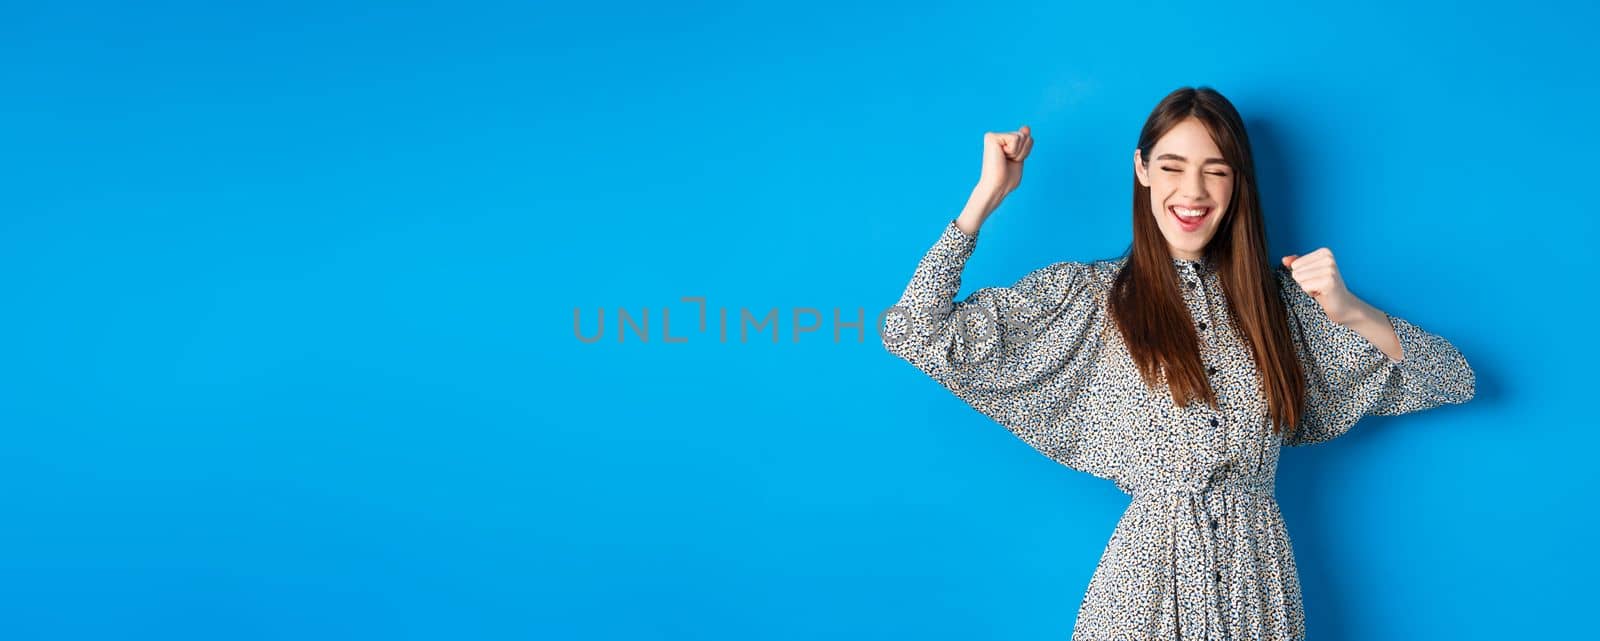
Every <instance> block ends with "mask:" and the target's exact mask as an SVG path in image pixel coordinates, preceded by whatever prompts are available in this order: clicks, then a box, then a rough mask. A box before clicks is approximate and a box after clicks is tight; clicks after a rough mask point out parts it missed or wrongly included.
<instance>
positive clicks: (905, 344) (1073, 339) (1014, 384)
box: [880, 221, 1109, 478]
mask: <svg viewBox="0 0 1600 641" xmlns="http://www.w3.org/2000/svg"><path fill="white" fill-rule="evenodd" d="M976 243H977V238H976V236H969V235H967V234H966V233H964V232H962V231H961V229H960V228H958V227H956V225H955V222H954V221H951V222H950V223H949V224H948V225H946V226H945V229H944V232H943V233H942V234H941V235H940V237H939V240H938V242H936V243H934V245H933V247H932V248H930V249H929V250H928V252H927V254H926V255H924V256H923V257H922V260H921V262H920V263H918V265H917V268H916V271H915V272H914V273H913V274H912V276H911V282H910V283H909V284H908V285H906V288H905V292H904V293H903V294H902V295H901V296H900V300H899V302H898V303H897V304H896V305H895V306H894V307H891V308H889V309H888V310H886V311H885V312H884V315H883V316H882V317H881V318H882V320H881V321H880V322H881V325H880V332H881V335H882V338H883V344H884V347H885V348H887V349H888V350H889V351H890V352H891V353H893V354H895V355H896V356H898V357H900V358H901V359H903V360H905V361H907V362H909V363H911V364H912V365H914V366H916V367H917V369H919V370H921V371H922V372H924V373H926V374H927V375H929V376H931V377H932V378H933V379H934V380H937V381H938V382H939V383H941V384H942V385H944V386H945V387H946V388H948V389H949V390H950V391H952V392H954V393H955V394H956V396H958V397H960V398H961V399H962V400H964V401H966V402H967V404H969V405H971V406H972V407H973V408H975V409H977V410H978V411H980V412H982V413H983V414H985V415H987V416H989V417H990V418H993V419H994V420H995V421H997V422H999V423H1000V424H1001V425H1003V426H1005V428H1006V429H1008V430H1010V431H1011V432H1012V433H1013V434H1015V435H1016V436H1017V437H1018V438H1020V439H1022V440H1023V441H1025V442H1026V443H1027V444H1028V445H1030V446H1032V447H1033V448H1034V449H1036V450H1038V451H1039V452H1040V453H1042V454H1044V455H1046V456H1048V457H1050V458H1051V459H1054V460H1055V461H1057V462H1058V463H1061V464H1063V465H1066V466H1068V467H1071V468H1074V469H1078V470H1082V471H1086V472H1090V473H1092V474H1095V475H1097V476H1104V477H1107V478H1109V476H1108V473H1107V471H1106V470H1105V469H1104V468H1103V467H1102V466H1100V465H1099V464H1098V463H1099V461H1101V460H1102V459H1103V457H1101V456H1096V455H1095V454H1094V453H1092V452H1089V451H1088V448H1086V447H1080V446H1081V445H1082V444H1083V439H1082V438H1080V435H1081V434H1083V433H1084V430H1085V423H1086V422H1088V420H1089V418H1090V417H1089V416H1088V415H1089V414H1091V413H1092V412H1090V411H1089V408H1090V407H1091V406H1092V403H1091V402H1090V400H1091V398H1092V394H1091V391H1090V384H1089V383H1090V379H1091V377H1092V375H1093V373H1094V370H1095V367H1096V364H1097V362H1098V358H1099V354H1100V346H1101V343H1102V340H1101V334H1100V332H1099V328H1100V325H1101V321H1100V319H1101V317H1102V314H1101V311H1100V310H1101V306H1100V305H1099V304H1098V301H1099V297H1098V293H1099V290H1100V288H1099V287H1098V283H1099V281H1098V280H1097V279H1096V277H1095V266H1094V265H1092V264H1090V263H1084V262H1070V261H1069V262H1059V263H1055V264H1052V265H1048V266H1045V267H1041V268H1039V269H1036V270H1034V271H1032V272H1030V273H1028V274H1026V275H1024V276H1023V277H1022V278H1021V279H1020V280H1018V281H1017V282H1016V283H1015V284H1013V285H1011V286H1009V287H984V288H981V289H978V290H976V291H974V292H972V293H971V294H970V295H968V296H967V298H966V299H965V300H962V301H955V300H954V298H955V295H956V293H957V292H958V291H959V290H960V287H961V272H962V269H963V268H964V267H965V265H966V262H967V258H968V257H970V256H971V255H972V252H973V249H974V247H975V245H976Z"/></svg>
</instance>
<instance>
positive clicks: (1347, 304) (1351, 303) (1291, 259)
mask: <svg viewBox="0 0 1600 641" xmlns="http://www.w3.org/2000/svg"><path fill="white" fill-rule="evenodd" d="M1283 264H1284V265H1285V266H1286V267H1288V268H1289V275H1290V276H1293V277H1294V282H1296V283H1299V284H1300V289H1303V290H1305V292H1306V293H1307V294H1310V295H1311V298H1312V299H1313V300H1315V301H1317V304H1318V305H1321V306H1322V311H1323V313H1325V314H1327V315H1328V320H1331V321H1333V322H1335V323H1339V324H1340V325H1343V324H1345V323H1348V322H1350V321H1352V320H1355V319H1354V314H1356V313H1358V312H1359V303H1358V302H1357V301H1356V297H1355V295H1354V294H1351V293H1350V289H1349V288H1348V287H1345V285H1344V277H1342V276H1340V275H1339V264H1338V263H1337V262H1335V261H1334V260H1333V250H1330V249H1328V248H1327V247H1322V248H1319V249H1317V250H1315V251H1312V252H1310V253H1308V254H1303V255H1300V256H1295V255H1292V254H1291V255H1289V256H1284V257H1283Z"/></svg>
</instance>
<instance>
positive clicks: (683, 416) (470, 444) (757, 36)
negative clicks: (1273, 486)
mask: <svg viewBox="0 0 1600 641" xmlns="http://www.w3.org/2000/svg"><path fill="white" fill-rule="evenodd" d="M6 13H7V17H6V19H5V20H3V21H0V53H3V54H4V60H5V61H6V62H5V63H4V64H3V65H0V79H3V80H4V81H5V93H4V95H5V100H4V101H3V104H4V106H3V107H0V109H3V111H4V117H3V118H0V141H3V144H0V175H3V176H4V178H3V183H4V185H5V188H4V189H3V190H0V198H4V204H3V215H0V221H3V227H0V274H3V278H4V282H5V294H6V295H5V297H4V301H5V303H4V308H3V313H0V330H3V332H0V336H4V339H3V340H4V343H3V348H0V349H3V353H4V366H3V368H0V425H3V426H4V429H5V434H6V439H5V440H6V443H5V446H4V447H3V448H0V453H3V456H4V461H3V464H0V482H3V484H4V487H6V488H7V491H5V492H4V493H3V494H0V514H3V515H4V527H3V528H0V574H3V576H4V577H5V579H4V580H3V581H0V635H3V636H4V637H6V638H8V639H78V638H84V639H89V638H92V639H164V640H173V639H312V638H386V639H402V638H409V639H446V638H448V639H575V640H577V639H582V640H591V639H702V640H703V639H742V640H743V639H771V640H779V639H819V638H831V639H896V638H915V639H923V640H930V641H931V640H935V639H961V640H973V639H1006V640H1013V639H1061V638H1065V637H1066V636H1067V634H1068V632H1069V630H1070V629H1071V626H1072V623H1073V618H1074V616H1075V614H1076V608H1077V606H1078V604H1079V599H1080V598H1081V597H1082V595H1083V591H1084V588H1085V587H1086V585H1087V583H1088V580H1089V577H1090V574H1091V572H1092V571H1093V569H1094V566H1095V563H1096V561H1097V559H1098V557H1099V555H1100V553H1101V551H1102V550H1103V548H1104V546H1105V543H1106V539H1107V537H1108V536H1109V534H1110V532H1111V528H1112V527H1113V525H1114V524H1115V521H1116V518H1117V517H1118V516H1119V515H1120V513H1121V511H1122V509H1123V507H1124V506H1125V505H1126V504H1127V500H1128V499H1127V497H1126V496H1125V495H1123V494H1121V493H1119V492H1118V491H1117V490H1116V489H1115V488H1114V487H1113V486H1112V485H1111V484H1109V483H1106V482H1104V481H1101V480H1098V479H1094V478H1092V477H1088V476H1086V475H1081V474H1077V473H1074V472H1072V471H1070V470H1067V469H1065V468H1062V467H1059V466H1057V465H1055V464H1053V463H1052V462H1050V461H1049V460H1048V459H1046V458H1044V457H1043V456H1040V455H1039V454H1038V453H1036V452H1034V451H1033V450H1031V449H1029V448H1028V447H1027V446H1026V445H1025V444H1023V443H1022V442H1021V441H1020V440H1017V439H1015V438H1014V437H1012V436H1011V435H1010V434H1009V433H1007V432H1006V431H1005V430H1004V429H1003V428H1001V427H999V426H998V425H997V424H995V423H993V422H992V421H990V420H988V419H986V418H984V417H983V416H982V415H980V414H978V413H977V412H975V411H973V410H971V409H970V408H968V407H966V406H965V405H963V404H962V403H961V402H960V401H959V400H958V399H956V398H955V397H954V396H953V395H951V394H949V393H948V392H947V391H945V390H944V389H943V388H941V387H940V386H939V385H938V384H937V383H935V382H934V381H932V380H931V379H928V378H926V377H924V376H923V375H921V374H920V372H918V371H916V370H915V369H913V368H911V367H910V366H909V365H907V364H906V363H903V362H901V361H899V360H897V359H895V358H894V357H893V356H891V355H889V354H888V353H887V352H885V351H884V350H883V348H882V346H881V344H880V343H879V342H878V339H877V336H876V334H875V328H874V327H873V326H872V322H871V319H872V318H873V316H874V315H875V314H876V313H877V312H879V311H881V310H882V309H884V308H886V307H887V306H889V305H891V304H893V303H894V301H895V299H896V298H897V297H898V295H899V292H900V290H901V288H903V287H904V285H905V282H906V279H907V278H909V276H910V274H911V271H912V269H913V268H914V267H915V264H916V261H917V259H918V258H919V257H920V256H921V254H922V252H923V251H924V250H926V249H927V247H928V246H929V245H930V244H932V242H933V241H934V240H935V238H936V237H937V236H938V233H939V231H940V230H941V229H942V227H943V226H944V225H945V224H946V223H947V222H948V221H949V220H950V219H951V218H953V217H954V216H955V215H956V214H957V213H958V211H959V210H960V207H961V205H962V204H963V202H964V201H965V198H966V196H967V194H968V192H969V191H970V189H971V187H972V185H973V184H974V182H975V181H976V179H977V177H978V168H979V163H978V161H979V158H980V153H981V149H980V148H981V142H982V134H983V132H985V131H989V130H995V131H1005V130H1013V129H1016V128H1017V127H1018V126H1020V125H1022V124H1028V125H1031V126H1032V128H1033V131H1034V135H1035V138H1036V143H1035V147H1034V150H1033V155H1032V156H1031V158H1030V160H1029V162H1028V168H1027V175H1026V176H1025V178H1024V180H1023V184H1022V188H1021V189H1020V190H1019V191H1018V192H1016V193H1015V194H1013V195H1012V197H1011V198H1010V199H1009V200H1008V201H1007V202H1006V203H1005V204H1004V206H1002V207H1001V209H1000V210H999V211H998V212H997V213H996V214H995V217H994V218H992V219H991V220H990V222H989V224H988V225H987V226H986V227H985V229H984V232H983V238H982V241H981V242H980V243H979V246H978V249H977V253H976V255H975V256H974V258H973V260H972V262H971V263H970V264H969V267H968V270H967V272H966V278H965V280H964V289H963V292H962V296H965V295H966V293H968V292H970V291H971V290H972V289H975V288H977V287H980V286H986V285H1009V284H1011V283H1012V282H1014V281H1015V280H1016V279H1017V278H1019V277H1020V276H1021V275H1023V274H1025V273H1027V272H1028V271H1030V270H1032V269H1034V268H1037V267H1039V266H1042V265H1045V264H1048V263H1050V262H1054V261H1058V260H1084V259H1091V258H1100V257H1109V256H1114V255H1116V254H1118V253H1120V252H1121V251H1122V249H1123V248H1124V247H1125V246H1126V245H1127V242H1128V240H1129V230H1130V221H1129V215H1130V213H1129V207H1130V201H1131V189H1132V182H1133V178H1132V172H1131V166H1130V163H1131V159H1130V158H1131V155H1132V151H1133V145H1134V142H1135V137H1136V136H1137V134H1138V128H1139V126H1140V125H1141V124H1142V123H1143V121H1144V118H1145V116H1146V115H1147V114H1148V113H1149V110H1150V108H1151V107H1153V106H1154V105H1155V103H1156V102H1157V101H1158V100H1159V99H1160V98H1161V97H1162V96H1164V95H1165V94H1166V93H1167V92H1169V91H1171V90H1172V89H1175V88H1177V87H1179V86H1183V85H1209V86H1212V87H1215V88H1217V89H1218V90H1220V91H1222V92H1223V93H1224V94H1225V95H1227V96H1228V97H1229V98H1231V99H1232V100H1233V101H1234V103H1235V104H1236V105H1237V106H1238V108H1239V109H1240V111H1241V112H1242V113H1243V114H1244V116H1245V118H1246V122H1247V125H1248V127H1249V130H1250V135H1251V137H1252V139H1253V142H1254V145H1255V151H1256V154H1257V159H1258V160H1257V162H1258V166H1259V173H1260V177H1261V179H1262V181H1263V186H1262V192H1263V197H1264V199H1265V211H1266V216H1267V218H1268V221H1269V225H1270V226H1271V243H1272V247H1271V249H1272V252H1273V254H1272V255H1273V256H1274V257H1277V256H1281V255H1283V254H1288V253H1304V252H1306V251H1310V250H1312V249H1315V248H1317V247H1322V246H1327V247H1329V248H1331V249H1333V250H1334V252H1335V253H1336V255H1337V257H1338V259H1339V263H1340V266H1341V268H1342V270H1343V272H1344V275H1345V278H1346V280H1347V283H1348V284H1349V286H1350V288H1351V290H1352V291H1354V292H1355V293H1357V294H1358V295H1360V296H1361V297H1362V298H1364V299H1366V300H1368V301H1369V302H1371V303H1373V304H1374V305H1376V306H1377V307H1379V308H1381V309H1384V310H1386V311H1390V312H1392V313H1394V314H1396V315H1399V316H1402V317H1405V318H1407V319H1409V320H1413V321H1414V322H1417V323H1418V324H1420V325H1422V326H1423V327H1425V328H1427V329H1429V330H1431V331H1434V332H1437V333H1439V334H1440V335H1442V336H1445V337H1447V338H1448V339H1450V340H1451V341H1452V342H1453V343H1455V344H1456V345H1457V346H1458V347H1459V348H1460V349H1461V350H1462V352H1463V353H1464V354H1465V355H1466V356H1467V358H1468V359H1469V361H1470V362H1471V363H1472V365H1473V366H1474V368H1475V369H1476V371H1477V376H1478V395H1477V398H1476V399H1474V400H1473V401H1472V402H1470V403H1468V404H1466V405H1462V406H1448V407H1444V408H1441V409H1438V410H1434V411H1430V412H1425V413H1421V414H1415V415H1410V416H1403V417H1390V418H1370V419H1367V420H1366V421H1364V422H1362V423H1361V424H1360V425H1358V426H1357V428H1356V429H1355V430H1354V431H1353V432H1352V433H1350V434H1349V435H1347V436H1345V437H1343V438H1341V439H1339V440H1337V441H1333V442H1331V443H1327V444H1322V445H1317V446H1312V447H1307V448H1297V449H1290V450H1286V451H1285V453H1284V458H1283V461H1282V465H1281V469H1280V477H1279V499H1280V501H1281V503H1282V506H1283V511H1284V513H1285V518H1286V521H1287V524H1288V527H1289V532H1290V535H1291V537H1292V539H1293V542H1294V544H1295V552H1296V555H1297V558H1298V559H1299V561H1300V568H1301V572H1302V575H1301V578H1302V580H1303V582H1304V586H1305V598H1306V609H1307V616H1308V619H1309V626H1310V629H1311V637H1312V638H1315V639H1411V638H1419V637H1421V638H1452V639H1504V638H1528V637H1543V636H1563V637H1564V636H1570V635H1572V634H1573V633H1577V632H1579V631H1580V630H1583V629H1587V627H1588V626H1589V625H1591V624H1590V623H1589V621H1588V617H1587V616H1584V615H1585V614H1586V613H1587V610H1588V608H1589V607H1590V605H1591V604H1590V603H1589V601H1590V599H1589V598H1587V597H1588V596H1589V595H1590V594H1591V593H1592V590H1591V584H1592V577H1593V575H1594V573H1595V572H1596V571H1597V570H1600V562H1597V560H1596V558H1595V555H1594V554H1593V552H1592V549H1591V545H1590V543H1591V541H1592V540H1593V539H1592V535H1593V532H1594V531H1595V528H1594V525H1595V523H1594V520H1595V516H1594V513H1593V506H1594V497H1593V494H1594V491H1595V488H1596V487H1597V469H1600V466H1597V465H1595V464H1594V463H1593V462H1592V459H1593V458H1594V455H1593V452H1594V451H1595V448H1596V446H1597V445H1600V437H1597V436H1596V434H1595V432H1594V431H1593V427H1594V424H1595V421H1594V420H1593V419H1592V416H1591V414H1590V406H1589V403H1590V402H1591V398H1592V393H1591V392H1590V391H1589V387H1590V382H1591V381H1590V380H1588V379H1589V367H1590V365H1592V364H1593V363H1594V362H1595V357H1596V356H1597V354H1596V349H1595V344H1596V341H1594V340H1593V337H1591V336H1589V335H1588V332H1589V327H1588V326H1589V323H1588V322H1587V320H1588V318H1589V316H1588V314H1589V309H1590V305H1591V303H1592V300H1593V298H1594V293H1595V287H1594V284H1593V283H1594V270H1595V266H1596V260H1595V259H1596V252H1595V250H1594V248H1593V243H1594V242H1595V239H1596V238H1597V233H1600V223H1597V217H1596V216H1595V214H1594V209H1595V206H1594V198H1595V197H1596V195H1595V189H1596V181H1595V171H1594V169H1593V167H1594V164H1593V163H1592V162H1590V161H1589V160H1586V156H1585V154H1588V153H1589V152H1591V151H1593V149H1594V148H1595V147H1596V145H1597V143H1600V139H1597V135H1596V128H1595V126H1594V116H1593V113H1592V112H1593V105H1595V104H1596V103H1597V98H1600V95H1597V90H1596V83H1595V82H1594V75H1593V70H1594V68H1595V63H1596V62H1597V61H1600V60H1597V58H1600V56H1597V55H1596V54H1597V51H1596V47H1595V45H1594V38H1593V34H1592V33H1590V31H1591V30H1592V27H1593V25H1594V24H1596V23H1597V18H1600V15H1597V13H1600V11H1597V10H1596V9H1595V6H1594V5H1593V4H1592V3H1579V2H1571V3H1564V4H1537V3H1519V4H1516V5H1513V6H1506V5H1500V4H1491V3H1486V2H1479V3H1466V4H1463V3H1438V4H1437V5H1436V6H1423V5H1410V4H1401V3H1391V2H1383V3H1370V2H1357V3H1342V4H1341V5H1340V6H1339V7H1337V8H1335V7H1331V6H1329V7H1320V6H1319V7H1315V8H1299V7H1290V6H1287V5H1285V4H1284V3H1277V2H1262V3H1256V4H1243V3H1163V2H1141V3H1110V4H1107V3H1097V4H1094V5H1090V4H1082V3H1081V4H1077V5H1066V4H1057V3H1037V4H1004V3H1002V4H996V3H984V4H983V5H981V6H980V5H979V4H977V3H968V4H946V3H932V4H930V3H927V2H916V3H912V2H902V3H893V4H869V3H860V2H848V3H839V4H837V5H831V6H824V5H819V4H816V3H811V4H807V5H805V6H798V5H781V6H780V5H770V6H762V5H756V4H753V3H742V4H727V3H691V4H688V5H685V4H682V3H673V4H670V5H668V4H661V3H648V4H646V3H640V4H628V5H615V4H612V5H606V4H588V5H585V6H582V7H580V6H578V5H576V4H572V3H566V4H562V5H556V4H554V3H534V4H531V5H530V4H522V3H479V4H475V5H472V6H466V5H463V4H462V3H444V2H431V3H430V2H413V3H404V5H403V6H395V5H384V4H379V3H325V2H318V3H272V4H270V5H267V4H263V5H260V6H256V7H243V6H231V7H223V6H219V5H216V4H215V3H110V2H105V3H89V4H65V3H48V4H38V5H29V6H11V7H8V10H7V12H6ZM686 297H703V299H704V309H705V312H706V317H705V320H706V328H705V330H703V331H702V330H701V329H700V327H699V322H700V316H699V315H700V311H701V306H700V304H699V303H697V302H695V301H694V300H685V298H686ZM602 309H603V311H604V314H605V318H606V323H607V324H606V326H605V331H606V333H605V334H604V335H603V338H602V340H600V341H598V342H594V343H589V342H584V341H583V340H581V339H580V338H579V334H578V332H575V325H574V320H575V314H576V315H577V318H578V319H579V320H581V321H582V323H580V324H579V326H578V327H577V328H576V329H581V330H583V331H584V332H592V331H593V330H594V323H595V322H596V320H597V318H598V316H599V314H600V312H601V310H602ZM813 309H814V310H816V311H817V314H816V315H812V314H811V313H810V311H809V310H813ZM835 309H837V310H839V313H840V315H841V318H840V322H841V323H849V322H856V321H858V318H859V317H858V316H857V315H858V314H862V315H865V317H866V320H867V322H866V323H865V325H866V327H865V331H862V330H860V329H856V328H852V327H841V328H839V329H841V330H842V331H841V334H840V336H839V339H838V340H837V341H836V340H835V339H834V336H833V331H834V329H835V328H836V324H835V321H834V319H833V317H832V314H833V311H834V310H835ZM619 310H626V311H627V312H628V313H629V314H630V316H631V317H632V319H633V321H634V322H635V323H636V325H643V327H644V328H647V329H648V337H649V338H648V341H642V340H639V339H638V337H637V335H635V334H634V333H633V331H632V329H631V328H628V329H626V330H624V329H623V328H621V327H619V325H618V324H617V323H618V320H619V319H618V311H619ZM722 310H726V312H727V314H728V319H729V321H728V323H729V328H730V331H729V333H728V339H727V341H726V342H723V341H721V340H719V321H720V318H719V312H720V311H722ZM774 310H776V316H775V318H776V323H775V325H768V326H766V327H765V328H764V329H763V330H762V331H761V332H756V333H752V334H751V335H750V336H749V337H748V339H747V340H744V341H741V340H740V338H739V333H738V329H739V327H740V321H741V313H742V312H744V311H748V312H749V313H750V314H752V315H753V316H754V317H755V318H756V319H757V320H761V319H762V318H764V317H765V316H766V315H767V314H768V313H771V312H773V311H774ZM668 313H670V324H671V325H670V334H668V333H666V332H665V331H663V330H666V329H667V328H666V327H664V324H665V322H666V321H667V319H666V318H664V316H665V315H666V314H668ZM641 320H644V321H645V322H644V323H642V324H641V323H640V321H641ZM796 321H798V322H796ZM818 321H820V322H818ZM797 325H807V326H810V325H816V326H817V327H818V329H817V330H816V331H814V332H808V333H800V334H795V333H794V330H795V329H796V326H797ZM624 331H626V333H623V332H624ZM774 331H776V332H777V336H778V340H777V341H776V342H774V340H773V333H774ZM667 336H674V337H681V338H682V339H683V340H682V342H669V339H668V338H667ZM796 336H798V337H799V338H798V340H796V338H795V337H796Z"/></svg>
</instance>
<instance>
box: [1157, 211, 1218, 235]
mask: <svg viewBox="0 0 1600 641" xmlns="http://www.w3.org/2000/svg"><path fill="white" fill-rule="evenodd" d="M1186 211H1195V210H1186ZM1198 211H1200V212H1201V213H1200V215H1198V216H1185V215H1183V214H1179V213H1178V208H1177V207H1173V206H1168V207H1167V213H1170V214H1172V217H1173V218H1175V219H1177V220H1178V224H1179V225H1182V226H1183V228H1184V230H1186V231H1193V230H1194V229H1195V228H1196V227H1198V226H1199V225H1200V222H1201V221H1203V220H1205V219H1206V216H1210V215H1211V208H1210V207H1202V208H1200V209H1199V210H1198Z"/></svg>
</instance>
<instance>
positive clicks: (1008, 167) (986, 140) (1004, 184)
mask: <svg viewBox="0 0 1600 641" xmlns="http://www.w3.org/2000/svg"><path fill="white" fill-rule="evenodd" d="M1032 150H1033V132H1032V131H1031V130H1029V129H1028V126H1027V125H1023V126H1022V128H1021V129H1018V130H1017V131H1007V132H995V131H990V132H987V133H985V134H983V173H982V174H981V175H979V176H978V187H979V188H980V189H984V190H989V191H990V192H991V193H993V194H994V195H996V196H999V197H1002V198H1003V197H1005V196H1006V195H1007V194H1010V193H1011V191H1012V190H1014V189H1016V188H1017V185H1019V184H1021V183H1022V161H1024V160H1027V158H1028V152H1030V151H1032Z"/></svg>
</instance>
